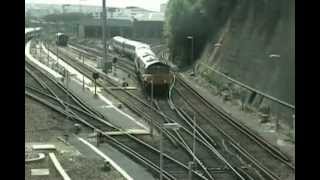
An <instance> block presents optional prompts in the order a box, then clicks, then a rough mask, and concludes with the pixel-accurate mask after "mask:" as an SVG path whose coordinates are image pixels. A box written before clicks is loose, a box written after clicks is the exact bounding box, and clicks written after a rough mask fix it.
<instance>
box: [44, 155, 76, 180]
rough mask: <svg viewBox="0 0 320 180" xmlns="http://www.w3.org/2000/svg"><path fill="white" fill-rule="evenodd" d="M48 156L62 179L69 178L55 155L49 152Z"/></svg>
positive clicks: (69, 179) (67, 179) (66, 179)
mask: <svg viewBox="0 0 320 180" xmlns="http://www.w3.org/2000/svg"><path fill="white" fill-rule="evenodd" d="M49 157H50V159H51V161H52V162H53V164H54V166H55V167H56V169H57V170H58V172H59V173H60V175H61V176H62V177H63V179H64V180H71V178H70V177H69V175H68V174H67V173H66V172H65V171H64V169H63V167H62V166H61V164H60V163H59V161H58V159H57V157H56V155H55V154H54V153H49Z"/></svg>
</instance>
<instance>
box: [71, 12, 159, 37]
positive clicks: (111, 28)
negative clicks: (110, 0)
mask: <svg viewBox="0 0 320 180" xmlns="http://www.w3.org/2000/svg"><path fill="white" fill-rule="evenodd" d="M107 12H108V13H107V23H106V36H107V38H111V37H113V36H117V35H119V36H123V37H127V38H161V36H162V31H163V23H164V13H162V12H153V11H149V10H145V9H142V8H138V7H127V8H108V9H107ZM101 17H102V16H101V11H99V10H97V12H93V13H92V15H91V17H86V18H83V19H81V20H80V21H79V22H78V23H77V34H78V36H79V37H81V38H101V37H102V24H101Z"/></svg>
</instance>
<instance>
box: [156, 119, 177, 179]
mask: <svg viewBox="0 0 320 180" xmlns="http://www.w3.org/2000/svg"><path fill="white" fill-rule="evenodd" d="M180 127H181V125H180V124H178V123H164V124H162V127H161V128H160V180H163V173H162V169H163V129H170V130H175V131H177V130H179V128H180Z"/></svg>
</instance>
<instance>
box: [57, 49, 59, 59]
mask: <svg viewBox="0 0 320 180" xmlns="http://www.w3.org/2000/svg"><path fill="white" fill-rule="evenodd" d="M58 53H59V49H58V47H57V62H59V57H58V55H59V54H58Z"/></svg>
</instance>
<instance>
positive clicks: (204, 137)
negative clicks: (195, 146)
mask: <svg viewBox="0 0 320 180" xmlns="http://www.w3.org/2000/svg"><path fill="white" fill-rule="evenodd" d="M168 104H169V105H170V106H173V103H172V101H171V102H169V103H168ZM168 104H167V105H166V106H162V107H168ZM175 109H176V111H178V114H179V116H180V119H184V121H185V122H183V123H185V124H186V127H187V128H189V130H184V131H183V132H188V133H187V134H183V135H181V134H175V136H176V139H178V140H179V141H181V142H183V143H182V147H184V148H185V151H187V152H189V153H190V152H191V149H190V147H191V146H190V142H191V139H188V140H184V138H183V137H189V138H190V135H191V134H192V133H190V132H191V131H190V128H191V127H192V125H191V124H192V122H190V117H189V118H188V115H187V113H186V112H184V111H182V110H181V109H178V108H175ZM158 110H160V109H159V108H158ZM133 111H135V112H136V113H138V114H143V113H142V112H141V111H139V110H137V109H136V110H133ZM160 111H161V110H160ZM166 112H169V111H167V110H166ZM176 113H177V112H176ZM160 115H163V113H160ZM144 118H146V119H150V118H151V117H150V116H149V117H144ZM159 118H160V119H164V120H166V118H163V117H162V118H161V117H158V118H157V119H159ZM188 119H189V120H188ZM180 123H181V122H180ZM159 125H160V124H158V126H159ZM198 131H199V132H198ZM197 133H199V136H200V137H201V140H199V141H200V142H201V143H202V145H203V146H206V148H208V149H210V152H211V153H212V152H213V153H214V154H215V155H216V156H217V157H219V158H220V160H221V159H222V161H224V162H225V163H226V164H227V165H228V166H229V167H228V168H227V171H230V170H232V171H233V172H234V173H235V175H237V176H238V177H240V179H251V178H252V177H251V176H250V175H249V174H248V173H246V171H244V170H243V169H241V168H239V167H237V168H234V167H233V166H232V165H231V164H230V163H228V162H227V161H226V160H225V159H224V158H223V157H222V156H221V154H220V153H219V152H218V151H217V150H216V149H214V146H216V143H215V142H214V140H213V139H212V138H211V137H210V136H209V135H208V134H207V133H205V132H204V131H203V130H202V129H201V128H199V127H197ZM175 136H173V137H175ZM176 142H177V141H176ZM186 142H189V145H188V144H187V143H186ZM202 148H203V147H202ZM204 149H205V148H204ZM220 151H221V150H220ZM191 153H192V152H191ZM203 154H205V153H201V155H203ZM191 156H192V154H191ZM211 156H212V154H211ZM206 158H208V154H207V155H203V156H202V157H201V159H206ZM198 164H199V165H200V166H201V165H202V164H203V163H202V162H201V161H200V160H199V162H198ZM205 164H210V162H206V163H205ZM212 167H213V166H212ZM202 169H203V170H204V171H207V170H206V169H210V168H207V167H205V166H203V167H202ZM213 169H215V168H213ZM218 169H219V168H218ZM220 169H221V168H220ZM205 173H206V174H207V175H208V176H209V177H210V178H212V179H213V176H212V175H211V173H210V172H208V171H207V172H205ZM215 176H216V174H215ZM244 177H245V178H244Z"/></svg>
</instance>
